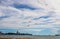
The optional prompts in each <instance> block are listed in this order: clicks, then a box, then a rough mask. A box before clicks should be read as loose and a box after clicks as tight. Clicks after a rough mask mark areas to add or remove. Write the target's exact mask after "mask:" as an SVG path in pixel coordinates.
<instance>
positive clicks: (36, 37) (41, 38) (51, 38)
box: [0, 35, 60, 39]
mask: <svg viewBox="0 0 60 39" xmlns="http://www.w3.org/2000/svg"><path fill="white" fill-rule="evenodd" d="M0 37H2V38H7V37H8V38H12V39H15V38H34V39H60V36H40V35H33V36H29V35H0Z"/></svg>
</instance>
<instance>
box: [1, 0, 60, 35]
mask: <svg viewBox="0 0 60 39" xmlns="http://www.w3.org/2000/svg"><path fill="white" fill-rule="evenodd" d="M17 30H18V31H19V32H21V33H30V34H33V35H55V34H60V0H0V31H1V32H5V33H6V32H16V31H17Z"/></svg>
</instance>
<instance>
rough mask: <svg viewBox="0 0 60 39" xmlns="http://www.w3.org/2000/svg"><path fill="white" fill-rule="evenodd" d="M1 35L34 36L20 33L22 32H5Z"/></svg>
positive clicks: (0, 33)
mask: <svg viewBox="0 0 60 39" xmlns="http://www.w3.org/2000/svg"><path fill="white" fill-rule="evenodd" d="M0 35H32V34H29V33H20V32H18V31H17V32H16V33H12V32H8V33H3V32H0Z"/></svg>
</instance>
